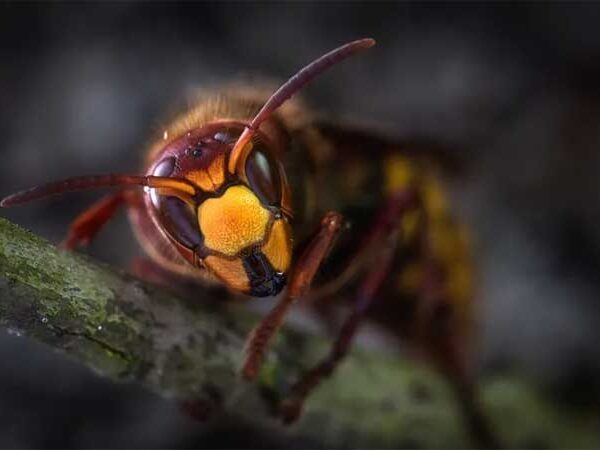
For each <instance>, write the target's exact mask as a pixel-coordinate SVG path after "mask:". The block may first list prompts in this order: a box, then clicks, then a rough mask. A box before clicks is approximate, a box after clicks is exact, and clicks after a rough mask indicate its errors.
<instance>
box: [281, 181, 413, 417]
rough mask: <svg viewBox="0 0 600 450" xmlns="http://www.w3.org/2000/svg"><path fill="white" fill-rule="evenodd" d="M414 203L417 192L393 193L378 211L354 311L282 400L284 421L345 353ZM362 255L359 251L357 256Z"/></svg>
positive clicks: (298, 409) (367, 242) (295, 412)
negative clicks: (372, 251)
mask: <svg viewBox="0 0 600 450" xmlns="http://www.w3.org/2000/svg"><path fill="white" fill-rule="evenodd" d="M416 206H418V199H417V195H416V193H415V192H414V191H411V190H408V191H403V192H399V193H397V194H396V195H393V196H392V197H391V198H390V199H389V201H388V203H387V205H386V206H385V207H384V208H383V210H382V212H381V213H380V214H379V217H378V218H377V220H376V221H375V223H374V226H373V228H372V229H371V232H370V233H369V236H368V238H367V239H366V240H365V245H364V246H363V247H364V248H365V249H369V250H370V246H371V245H376V248H377V249H378V256H377V259H375V260H374V261H373V262H372V263H371V264H370V267H371V268H370V270H369V271H368V272H367V275H366V277H365V278H364V280H363V282H362V284H361V285H360V287H359V290H358V293H357V296H356V297H355V301H354V306H353V310H352V312H351V314H350V316H349V317H348V318H347V319H346V321H345V322H344V324H343V326H342V328H341V330H340V332H339V335H338V338H337V340H336V341H335V343H334V345H333V348H332V349H331V352H330V353H329V355H328V356H327V357H326V358H325V359H323V361H322V362H321V363H319V364H318V365H317V366H315V367H314V368H312V369H311V370H309V371H308V372H307V373H305V374H304V375H303V376H302V378H301V379H300V380H299V381H298V382H297V383H296V384H295V385H294V386H293V387H292V388H291V392H290V395H289V397H288V398H287V399H286V400H284V401H283V403H282V406H281V414H282V417H283V420H284V421H285V422H287V423H291V422H293V421H295V420H296V419H297V418H298V417H299V415H300V413H301V411H302V406H303V404H304V402H305V400H306V399H307V398H308V396H309V395H310V393H311V392H312V391H313V390H314V389H315V388H316V387H317V386H318V385H319V384H320V383H321V382H322V381H323V380H324V379H325V378H327V377H329V376H330V375H331V374H332V373H333V371H334V370H335V368H336V367H337V366H338V365H339V363H340V362H341V361H342V360H343V358H344V357H345V356H346V354H347V353H348V350H349V349H350V346H351V344H352V339H353V338H354V336H355V334H356V331H357V329H358V326H359V325H360V323H361V321H362V319H363V318H364V317H365V315H366V314H367V312H368V311H369V307H370V306H371V305H372V304H373V302H374V301H375V299H376V295H377V292H378V290H379V288H380V287H381V285H382V284H383V282H384V281H385V279H386V278H387V276H388V275H389V272H390V270H391V267H392V262H393V259H394V254H395V252H396V250H397V244H398V239H399V226H398V225H399V223H400V221H401V220H402V218H403V217H404V215H405V213H406V212H408V211H409V210H411V209H413V208H415V207H416ZM363 254H364V253H361V252H359V255H357V257H360V256H362V255H363ZM361 259H362V258H361Z"/></svg>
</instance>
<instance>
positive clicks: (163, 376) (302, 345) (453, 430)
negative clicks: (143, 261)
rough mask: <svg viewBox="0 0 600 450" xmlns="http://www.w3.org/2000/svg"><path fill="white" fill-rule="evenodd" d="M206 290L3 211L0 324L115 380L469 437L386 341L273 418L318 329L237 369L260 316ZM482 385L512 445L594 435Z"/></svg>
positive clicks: (355, 431) (382, 442) (171, 393)
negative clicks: (255, 374) (179, 288)
mask: <svg viewBox="0 0 600 450" xmlns="http://www.w3.org/2000/svg"><path fill="white" fill-rule="evenodd" d="M216 295H217V294H215V293H211V292H210V291H206V292H204V293H203V294H202V298H198V299H197V301H196V302H194V303H190V302H189V301H184V300H181V299H178V298H176V297H174V296H173V295H171V294H169V293H167V292H164V291H162V290H160V289H157V288H155V287H152V286H149V285H147V284H145V283H143V282H141V281H139V280H136V279H134V278H132V277H129V276H127V275H124V274H120V273H117V272H115V271H114V270H112V269H110V268H108V267H106V266H104V265H101V264H98V263H96V262H92V261H91V260H90V259H89V258H87V257H85V256H83V255H80V254H76V253H69V252H63V251H60V250H58V249H56V247H54V246H53V245H51V244H49V243H48V242H46V241H44V240H43V239H41V238H39V237H36V236H34V235H32V234H31V233H29V232H27V231H25V230H23V229H21V228H19V227H17V226H15V225H13V224H11V223H10V222H8V221H6V220H4V219H0V325H1V326H3V327H5V328H7V329H9V330H11V332H12V333H13V334H20V335H25V336H29V337H32V338H35V339H37V340H39V341H42V342H44V343H46V344H48V345H50V346H52V347H54V348H55V349H58V350H60V351H62V352H64V353H66V354H67V355H69V356H70V357H72V358H74V359H76V360H78V361H79V362H81V364H84V365H85V366H87V367H89V368H90V369H91V370H94V371H95V372H97V373H99V374H101V375H103V376H105V377H108V378H109V379H111V380H114V381H115V382H135V383H141V384H143V385H145V386H147V387H148V388H149V389H151V390H153V391H155V392H156V393H158V394H159V395H161V396H163V397H165V398H167V399H169V400H172V401H179V402H185V401H198V403H197V404H198V405H205V406H207V407H209V408H210V409H212V410H213V411H214V410H220V411H221V413H216V414H215V417H213V420H214V421H218V420H219V417H222V416H224V415H227V416H228V417H237V418H239V419H240V420H243V421H245V422H246V423H251V424H253V426H255V427H256V428H257V429H261V430H264V431H268V432H271V433H276V434H278V435H279V436H281V437H282V438H284V439H285V438H287V437H289V438H290V439H296V438H301V439H304V440H305V441H303V442H313V443H314V444H315V445H319V446H324V447H336V448H340V447H419V448H426V447H427V448H431V447H445V448H456V447H467V446H469V445H471V442H470V438H469V436H468V435H467V433H466V431H465V427H464V424H463V423H462V419H461V416H460V414H459V413H458V408H457V405H456V403H455V401H454V398H453V397H452V394H451V391H450V389H448V386H447V384H446V383H445V382H444V380H442V379H441V378H440V377H439V376H437V375H436V374H435V373H434V372H432V371H430V370H429V369H427V368H424V367H419V366H416V365H414V364H412V363H409V362H407V361H405V360H401V359H400V358H397V357H392V356H390V355H389V354H378V353H374V352H368V353H367V352H364V351H360V350H356V351H354V352H352V353H351V355H350V356H349V357H348V359H347V361H345V362H344V364H343V365H342V366H341V367H340V369H339V371H338V372H336V374H335V376H334V377H333V378H332V379H331V380H329V381H328V382H326V383H324V384H323V385H322V386H321V387H320V388H319V389H318V391H317V392H316V394H315V395H314V397H311V399H310V402H309V404H308V406H307V409H306V411H305V414H304V416H303V418H302V419H301V420H300V422H299V423H298V424H296V425H294V426H292V427H284V426H282V425H280V424H279V421H278V420H277V418H276V417H275V416H274V414H273V412H274V405H275V404H276V401H277V399H278V398H281V397H282V396H284V395H285V392H286V389H287V388H288V387H289V385H290V383H291V382H293V381H294V379H295V377H296V376H297V375H298V372H299V371H300V370H301V369H302V367H303V366H304V367H306V365H307V364H309V363H310V362H314V361H316V360H317V359H318V358H319V356H321V355H323V354H324V353H325V351H326V349H327V343H326V342H324V341H323V340H321V339H319V338H317V337H312V336H308V335H304V334H302V333H299V332H294V331H291V330H287V331H285V332H284V333H283V334H282V336H280V337H279V338H278V339H277V342H276V345H275V350H274V351H273V352H272V353H270V354H269V355H268V358H267V362H266V364H265V367H264V369H263V371H262V372H261V376H260V380H259V382H257V383H247V382H244V381H242V380H241V379H240V378H239V377H238V375H237V369H238V367H239V364H240V357H241V348H242V344H243V337H244V332H245V331H247V329H248V327H249V326H250V325H251V323H252V322H253V320H256V319H255V318H253V317H252V316H251V315H249V314H248V313H247V312H245V311H244V310H243V308H242V305H234V306H233V307H216V306H215V305H218V304H219V303H218V298H214V297H215V296H216ZM482 392H483V403H484V407H485V409H486V411H487V412H488V414H489V415H490V418H491V421H492V424H493V425H494V427H495V428H496V429H497V431H498V433H499V434H500V436H501V437H502V439H503V442H505V443H507V444H509V445H510V446H514V447H530V446H532V445H535V446H544V447H555V448H560V447H565V446H570V447H597V446H598V445H600V421H599V417H598V415H596V414H592V413H585V412H581V411H580V412H575V411H570V410H567V409H563V408H561V407H560V406H559V405H557V404H555V403H553V402H552V401H550V400H549V399H547V398H545V397H544V396H542V395H541V394H540V393H538V392H537V391H536V390H535V389H534V388H533V387H531V386H529V385H527V384H525V383H523V382H522V381H518V380H515V379H512V378H502V379H500V378H498V379H496V380H489V381H488V382H486V383H484V385H483V387H482ZM220 414H222V415H220Z"/></svg>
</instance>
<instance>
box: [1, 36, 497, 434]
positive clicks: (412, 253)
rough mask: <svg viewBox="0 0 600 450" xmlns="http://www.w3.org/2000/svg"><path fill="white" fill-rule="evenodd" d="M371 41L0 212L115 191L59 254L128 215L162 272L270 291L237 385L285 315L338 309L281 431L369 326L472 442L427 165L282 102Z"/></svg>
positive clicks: (461, 241) (455, 260)
mask: <svg viewBox="0 0 600 450" xmlns="http://www.w3.org/2000/svg"><path fill="white" fill-rule="evenodd" d="M374 43H375V41H374V40H372V39H361V40H357V41H353V42H350V43H348V44H345V45H343V46H341V47H338V48H336V49H334V50H332V51H331V52H329V53H327V54H325V55H323V56H321V57H319V58H318V59H316V60H315V61H313V62H312V63H310V64H309V65H307V66H306V67H304V68H303V69H302V70H300V71H299V72H298V73H297V74H296V75H294V76H293V77H292V78H290V79H289V80H288V81H287V82H286V83H284V84H283V85H282V86H281V87H280V88H279V89H278V90H276V91H275V93H273V94H272V95H270V96H269V95H264V94H263V93H261V92H258V91H254V90H252V89H250V90H243V89H241V90H240V89H237V90H230V91H226V92H224V93H221V94H220V95H214V96H210V97H209V98H207V99H205V100H204V101H202V102H200V103H199V104H197V105H196V106H195V107H193V108H192V109H191V110H189V111H186V112H185V113H184V114H183V115H182V116H180V117H179V118H177V119H176V120H175V121H174V122H173V123H171V124H170V125H169V126H168V127H167V128H166V129H165V131H164V133H163V135H162V136H161V137H160V138H158V139H156V141H155V142H154V143H153V144H152V145H151V146H150V147H149V149H148V150H147V153H146V161H145V166H144V170H145V172H144V173H143V174H141V175H117V174H110V175H99V176H84V177H75V178H69V179H66V180H62V181H58V182H53V183H49V184H44V185H40V186H36V187H34V188H31V189H29V190H25V191H21V192H18V193H16V194H13V195H10V196H8V197H6V198H4V200H2V202H1V206H3V207H9V206H15V205H19V204H22V203H26V202H29V201H32V200H37V199H41V198H44V197H47V196H49V195H54V194H62V193H65V192H70V191H78V190H83V189H91V188H101V187H112V188H114V190H113V191H112V192H111V193H109V194H108V195H107V196H105V197H104V198H102V199H101V200H100V201H98V202H97V203H96V204H94V205H93V206H92V207H90V208H89V209H88V210H86V211H85V212H83V213H82V214H81V215H80V216H79V217H77V218H76V220H75V221H74V222H73V223H72V225H71V227H70V229H69V234H68V236H67V239H66V240H65V242H64V245H65V246H66V247H67V248H75V247H77V246H80V245H85V244H86V243H88V242H89V241H90V240H91V239H92V238H93V237H94V236H95V235H96V233H97V232H98V231H99V230H100V229H101V228H102V227H103V226H104V225H105V224H106V223H107V222H108V221H109V220H110V219H111V218H112V217H113V216H114V214H115V213H116V211H117V210H118V209H119V208H120V207H125V208H127V210H128V213H129V218H130V221H131V223H132V226H133V229H134V232H135V234H136V236H137V238H138V240H139V242H140V244H141V245H142V247H143V248H144V249H145V251H146V253H147V254H148V256H149V257H150V259H151V260H152V261H153V262H154V264H156V265H158V266H160V267H161V268H163V269H166V270H167V271H168V272H171V273H174V274H177V275H180V276H183V277H188V278H193V279H196V280H198V281H200V282H202V283H207V284H210V283H213V284H221V285H224V286H225V287H227V288H229V289H230V290H231V291H235V292H238V293H243V294H245V295H248V296H251V297H265V296H274V295H278V294H280V293H281V295H280V296H279V298H278V300H277V302H276V304H275V306H274V307H273V309H272V310H271V311H270V312H269V313H268V314H267V315H266V316H265V317H264V318H263V319H262V321H261V322H260V323H258V324H257V325H256V327H255V328H254V329H253V330H252V332H251V333H250V334H249V336H248V338H247V341H246V346H245V354H244V355H245V356H244V363H243V366H242V369H241V373H242V374H243V376H244V377H246V378H248V379H253V378H255V377H256V375H257V372H258V370H259V368H260V366H261V362H262V359H263V356H264V354H265V351H266V349H267V348H268V346H269V343H270V342H271V340H272V338H273V336H274V335H275V333H276V332H277V330H278V329H279V328H280V327H281V325H282V324H283V322H284V319H285V317H286V315H287V314H288V313H289V311H290V308H291V307H292V305H293V304H294V303H296V302H297V301H298V300H300V299H309V300H310V301H311V302H312V304H314V305H315V307H316V308H317V309H318V310H319V311H321V312H324V311H325V310H326V309H327V305H329V304H331V300H332V299H336V300H340V299H346V300H347V301H348V302H349V305H350V308H351V313H350V315H349V317H348V318H347V320H346V321H345V322H344V324H343V326H342V328H341V331H340V332H339V337H338V338H337V340H336V341H335V342H334V345H333V348H332V350H331V353H330V354H329V355H328V356H326V357H325V359H324V360H323V361H322V362H321V363H320V364H318V365H317V366H315V367H314V368H313V369H312V370H310V371H308V372H307V373H306V374H304V375H303V376H302V377H301V378H300V379H299V380H298V381H297V383H296V384H295V385H294V386H293V387H292V388H291V391H290V395H289V397H288V398H287V399H285V400H284V401H283V403H282V409H281V410H282V415H283V417H284V419H285V420H287V421H293V420H295V419H296V418H297V417H298V415H299V414H300V411H301V409H302V406H303V404H304V402H305V400H306V399H307V398H308V396H309V394H310V392H311V391H312V390H314V388H315V387H316V386H317V385H318V384H319V383H320V382H321V381H322V380H323V379H324V378H326V377H328V376H329V375H330V374H331V373H332V372H333V370H334V368H335V367H336V366H337V365H338V364H339V362H340V361H341V360H342V359H343V357H344V355H345V354H346V353H347V351H348V349H349V347H350V344H351V341H352V338H353V336H354V335H355V333H356V330H357V328H358V326H359V324H360V323H361V321H362V320H363V319H364V318H365V317H366V316H367V315H369V316H371V317H373V318H374V319H375V320H378V321H379V322H380V323H382V324H383V325H384V326H386V327H387V328H388V329H389V330H391V331H392V332H394V333H395V334H397V335H399V336H400V337H402V338H403V339H404V340H407V341H408V342H409V343H411V348H413V349H414V350H415V352H418V353H420V354H423V355H425V357H426V358H427V359H429V360H430V361H432V362H433V363H434V364H435V365H436V366H437V367H438V368H439V369H440V370H441V371H442V372H443V373H444V374H446V376H448V377H449V378H450V379H451V380H452V381H453V383H454V385H455V386H456V387H457V392H458V393H459V398H460V399H461V402H462V404H463V405H464V409H465V412H466V414H467V417H468V418H469V422H470V424H472V428H474V429H477V430H479V432H480V433H483V435H485V434H486V433H487V432H486V431H485V429H486V425H485V421H484V419H483V416H482V414H480V412H479V410H478V407H477V405H476V402H475V400H474V399H475V396H474V391H473V382H472V373H471V372H472V371H471V369H470V368H469V367H468V366H469V358H468V353H469V352H468V344H469V338H470V330H471V324H470V322H471V317H470V297H471V296H472V293H473V288H472V284H473V283H472V274H471V260H470V256H469V246H468V242H467V238H466V237H465V231H464V228H463V227H462V226H461V225H460V224H458V223H457V222H456V221H455V220H454V218H453V217H452V214H451V212H450V207H449V205H448V202H447V201H446V199H445V196H444V193H443V189H442V187H441V185H440V183H439V181H438V179H437V175H436V173H435V170H434V169H432V164H431V161H429V160H428V159H427V158H426V157H419V152H420V150H421V149H420V148H419V145H416V144H415V145H414V146H411V145H410V144H407V143H399V142H393V141H387V140H385V139H383V138H379V137H376V136H373V135H371V134H370V133H368V132H360V131H356V130H350V129H345V128H343V127H339V126H334V125H331V124H326V123H323V122H320V121H318V120H315V119H314V116H312V115H311V114H310V112H309V111H308V109H307V108H306V107H305V106H303V104H302V103H301V102H299V101H298V100H297V99H291V100H290V97H292V96H293V95H294V94H296V93H297V92H298V91H299V90H300V89H301V88H302V87H303V86H304V85H305V84H306V83H308V82H309V81H310V80H312V79H313V78H314V77H316V76H317V75H319V74H320V73H322V72H323V71H325V70H326V69H328V68H330V67H332V66H334V65H336V64H338V63H339V62H340V61H342V60H343V59H345V58H347V57H349V56H351V55H354V54H356V53H358V52H360V51H363V50H366V49H368V48H370V47H372V46H373V45H374ZM426 153H427V152H423V155H421V156H425V155H426ZM345 224H348V225H349V226H350V229H349V230H345V228H346V227H344V225H345ZM284 288H285V289H284ZM319 305H324V307H322V308H321V309H319V308H320V307H319ZM481 430H484V431H483V432H482V431H481ZM484 440H485V439H482V441H484Z"/></svg>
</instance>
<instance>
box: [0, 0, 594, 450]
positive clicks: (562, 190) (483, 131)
mask: <svg viewBox="0 0 600 450" xmlns="http://www.w3.org/2000/svg"><path fill="white" fill-rule="evenodd" d="M598 23H600V5H598V4H594V3H581V4H577V3H568V4H567V3H552V4H545V3H537V2H536V3H534V4H523V3H519V4H511V3H502V4H489V3H485V4H473V3H468V4H460V3H453V4H445V5H441V4H436V3H426V4H413V3H368V4H367V3H366V2H365V3H359V2H356V3H348V4H346V3H333V2H332V3H248V2H244V3H184V4H169V5H167V4H161V3H149V4H145V3H121V2H119V3H116V2H115V3H104V4H103V3H100V4H92V3H83V4H77V3H68V4H35V3H26V4H16V3H1V4H0V55H1V57H2V64H0V136H2V145H1V146H0V147H1V149H0V155H1V159H0V161H1V164H0V193H1V194H2V195H4V194H7V193H9V192H11V191H14V190H15V189H18V188H23V187H28V186H30V185H33V184H36V183H39V182H41V181H46V180H51V179H55V178H59V177H64V176H68V175H79V174H91V173H105V172H111V171H119V172H123V171H136V170H137V169H138V167H139V161H140V159H141V151H142V149H143V148H144V145H145V144H146V143H147V142H148V138H149V136H150V135H151V134H152V133H154V132H156V131H157V130H159V129H160V125H161V123H162V122H161V120H162V119H163V118H164V117H165V112H169V111H171V110H172V108H174V105H177V104H179V103H180V102H181V100H182V99H183V98H185V97H186V95H188V94H189V93H190V92H191V91H192V90H193V89H194V88H196V87H198V86H203V85H213V84H216V83H218V82H221V81H227V80H232V79H236V80H239V79H240V78H243V77H244V76H257V75H267V76H269V77H271V78H274V79H276V80H283V79H285V78H286V77H287V76H289V75H290V74H291V73H292V72H293V71H294V70H296V69H297V68H299V67H300V66H301V65H302V64H304V63H306V62H307V61H309V60H310V59H312V58H313V57H315V56H317V55H319V54H321V53H322V52H324V51H326V50H329V49H330V48H332V47H334V46H336V45H338V44H340V43H342V42H344V41H347V40H351V39H355V38H358V37H364V36H372V37H375V38H376V39H377V40H378V46H377V47H376V48H375V49H374V50H372V51H370V52H369V53H368V54H365V55H364V56H361V57H360V58H357V59H356V60H354V61H353V62H352V64H349V65H348V66H345V67H340V68H339V69H336V70H334V71H332V72H331V73H329V74H327V75H325V76H324V77H322V78H321V79H320V80H319V81H318V82H316V83H314V84H312V85H311V86H310V87H309V88H308V89H306V92H305V97H306V98H307V99H308V101H309V103H310V104H311V105H313V106H315V107H316V108H317V109H319V110H320V111H322V112H326V113H330V114H331V115H332V116H335V117H343V118H347V119H351V120H356V121H359V122H362V123H365V124H367V125H372V126H375V127H378V128H379V129H381V130H386V131H387V132H389V133H391V134H395V135H397V136H399V137H402V136H405V135H415V134H417V135H422V136H427V137H430V138H435V139H440V140H443V141H444V142H448V143H452V144H453V148H455V149H457V150H455V152H456V155H455V156H457V157H458V158H459V159H461V160H463V161H464V162H465V167H467V170H466V174H465V175H464V176H463V177H461V178H460V179H458V180H455V183H454V184H453V186H452V192H453V197H454V200H455V205H456V208H457V211H458V213H459V214H460V215H461V216H462V218H463V220H465V221H467V222H468V223H469V224H471V226H472V229H473V235H474V240H475V242H476V248H477V253H478V257H479V260H478V261H479V265H480V266H481V270H482V278H481V292H482V296H481V316H482V317H481V331H482V337H481V342H480V346H481V349H482V353H481V357H480V362H481V367H482V371H483V372H484V373H485V372H486V371H487V372H493V371H495V370H505V369H507V368H508V369H510V370H518V371H520V372H521V373H522V374H523V375H524V376H526V377H528V378H530V379H533V380H535V381H536V383H538V384H540V385H542V386H544V387H545V388H546V389H548V390H549V391H551V392H554V393H557V395H562V394H561V393H563V394H564V396H565V398H568V399H569V401H571V402H580V403H584V404H586V403H587V404H588V406H589V405H594V404H595V405H597V404H598V403H599V400H600V383H599V381H598V380H600V302H599V300H598V297H599V294H600V280H599V278H598V276H597V272H598V270H599V269H600V227H599V226H598V224H599V223H600V198H599V193H600V177H599V175H600V153H599V151H598V147H599V144H600V81H599V80H600V29H599V28H598ZM96 197H97V194H77V195H72V196H69V197H68V198H66V197H65V198H62V199H60V198H59V199H53V200H50V201H44V202H39V203H35V204H31V205H28V206H27V207H22V208H18V209H14V210H7V211H2V215H3V216H6V217H9V218H10V219H12V220H14V221H16V222H18V223H20V224H22V225H24V226H26V227H28V228H30V229H32V230H34V231H35V232H36V233H39V234H41V235H43V236H45V237H47V238H49V239H51V240H54V241H58V240H60V239H62V237H63V236H64V233H65V230H66V227H67V225H68V223H69V220H70V219H72V218H73V217H74V216H75V215H76V214H77V213H78V212H80V211H81V210H82V209H83V208H84V207H85V205H86V204H87V203H88V202H89V201H90V200H92V199H94V198H96ZM89 252H90V253H91V254H93V255H94V256H96V257H98V258H99V259H102V260H104V261H108V262H110V263H113V264H115V265H119V266H121V267H126V266H127V264H128V261H129V260H130V259H131V258H132V255H134V254H136V253H137V252H139V249H138V248H137V246H136V244H135V243H134V241H133V238H132V234H131V232H130V230H129V226H128V223H127V221H126V218H125V217H124V215H121V216H120V217H119V218H118V219H117V220H116V221H115V222H114V223H113V224H112V225H110V226H109V227H108V228H107V229H106V230H105V231H103V232H102V233H101V235H100V236H99V237H98V239H97V241H96V242H95V243H94V244H93V245H92V246H91V247H90V248H89ZM15 334H16V332H15V330H9V332H3V333H2V334H1V335H0V359H1V360H2V361H3V364H2V368H1V369H0V446H2V447H48V446H53V447H56V446H60V447H114V446H118V447H154V446H168V447H187V446H228V445H237V446H246V445H250V444H252V445H256V446H267V445H274V444H273V443H272V442H269V441H265V440H264V438H263V437H258V436H257V437H256V439H255V440H254V441H246V440H244V441H241V442H240V441H239V440H238V441H236V437H235V435H233V434H231V433H222V432H221V433H220V432H218V431H212V432H211V433H210V434H209V435H207V434H205V433H204V431H203V429H202V428H199V427H198V426H196V424H194V423H192V422H191V421H189V420H188V419H186V418H185V417H183V416H181V415H180V414H179V413H178V411H177V409H176V408H175V407H174V406H173V405H170V404H167V403H165V402H163V401H161V400H159V399H158V398H156V397H155V396H153V395H151V394H149V393H147V392H145V391H143V390H142V389H140V388H135V387H129V386H113V385H111V384H110V383H108V382H105V381H103V380H100V379H97V378H96V377H95V376H93V375H92V374H90V373H88V372H87V371H86V370H84V369H82V368H80V367H78V366H77V365H76V364H74V363H72V362H70V361H68V360H66V359H65V358H63V357H61V356H59V355H57V354H55V353H53V352H49V351H48V350H47V349H46V348H44V347H42V346H41V345H38V344H35V343H33V342H30V341H28V340H26V339H22V338H19V337H18V336H16V335H15Z"/></svg>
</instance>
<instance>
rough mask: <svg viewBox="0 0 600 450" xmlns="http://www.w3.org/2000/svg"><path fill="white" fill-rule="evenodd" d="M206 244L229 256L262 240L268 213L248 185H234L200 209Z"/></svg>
mask: <svg viewBox="0 0 600 450" xmlns="http://www.w3.org/2000/svg"><path fill="white" fill-rule="evenodd" d="M198 221H199V224H200V230H201V231H202V234H203V235H204V244H205V245H206V246H207V247H208V248H210V249H212V250H216V251H218V252H220V253H222V254H224V255H227V256H235V255H236V254H237V253H238V252H239V251H240V250H242V249H243V248H246V247H248V246H249V245H252V244H256V243H258V242H260V241H261V240H263V238H264V236H265V231H266V228H267V223H268V222H269V211H267V210H266V209H265V208H263V207H262V205H261V204H260V202H259V200H258V198H256V196H255V195H254V194H253V193H252V191H251V190H250V189H248V188H247V187H245V186H231V187H230V188H229V189H227V190H226V191H225V193H224V194H223V195H222V196H221V197H218V198H209V199H208V200H206V201H204V203H202V204H201V205H200V207H199V208H198Z"/></svg>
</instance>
